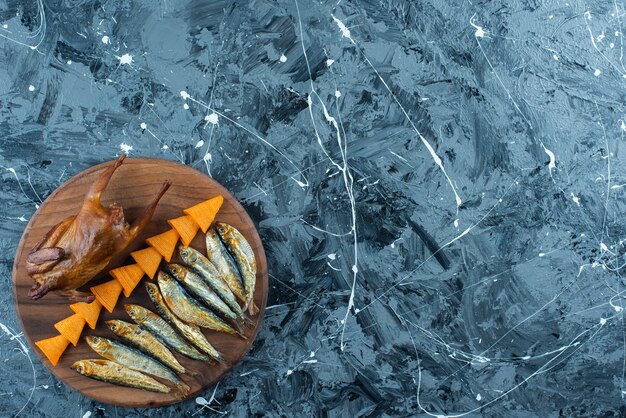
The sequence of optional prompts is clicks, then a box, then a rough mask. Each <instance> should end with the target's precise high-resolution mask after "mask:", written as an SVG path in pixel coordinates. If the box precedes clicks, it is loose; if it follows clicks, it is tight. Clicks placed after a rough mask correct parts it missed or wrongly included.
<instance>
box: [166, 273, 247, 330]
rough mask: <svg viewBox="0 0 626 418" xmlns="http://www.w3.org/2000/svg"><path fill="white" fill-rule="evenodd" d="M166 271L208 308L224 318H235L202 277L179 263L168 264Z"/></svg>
mask: <svg viewBox="0 0 626 418" xmlns="http://www.w3.org/2000/svg"><path fill="white" fill-rule="evenodd" d="M166 269H167V271H168V272H169V273H170V274H171V275H172V276H174V278H175V279H176V280H178V282H179V283H180V284H182V285H183V286H184V287H185V289H187V290H188V291H189V293H191V294H192V295H193V296H195V297H196V298H197V299H198V300H200V301H201V302H203V303H204V304H205V305H207V306H208V307H209V308H211V309H213V310H214V311H216V312H218V313H220V314H222V315H223V316H225V317H226V318H230V319H237V315H236V314H235V313H234V312H233V311H231V310H230V308H229V307H228V305H226V304H225V303H224V301H223V300H222V299H220V297H219V296H217V294H216V293H215V292H214V291H213V289H211V287H210V286H209V285H207V284H206V282H205V281H204V279H202V277H200V276H199V275H198V274H196V273H195V272H193V271H191V270H189V269H188V268H186V267H184V266H181V265H180V264H175V263H172V264H168V265H167V266H166Z"/></svg>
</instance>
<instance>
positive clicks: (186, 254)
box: [178, 245, 198, 265]
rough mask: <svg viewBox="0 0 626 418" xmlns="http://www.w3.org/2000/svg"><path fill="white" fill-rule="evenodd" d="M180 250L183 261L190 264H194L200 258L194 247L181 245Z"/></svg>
mask: <svg viewBox="0 0 626 418" xmlns="http://www.w3.org/2000/svg"><path fill="white" fill-rule="evenodd" d="M178 251H179V252H180V256H181V257H182V259H183V261H184V262H185V263H187V264H189V265H191V264H194V263H195V262H196V261H197V260H198V253H197V252H196V251H195V250H194V249H193V248H189V247H183V246H182V245H181V246H180V247H179V250H178Z"/></svg>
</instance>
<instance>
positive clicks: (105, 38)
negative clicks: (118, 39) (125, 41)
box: [102, 35, 111, 45]
mask: <svg viewBox="0 0 626 418" xmlns="http://www.w3.org/2000/svg"><path fill="white" fill-rule="evenodd" d="M102 43H103V44H105V45H109V44H110V43H111V40H110V39H109V37H108V36H107V35H104V36H103V37H102Z"/></svg>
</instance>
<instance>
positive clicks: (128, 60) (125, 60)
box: [115, 53, 133, 65]
mask: <svg viewBox="0 0 626 418" xmlns="http://www.w3.org/2000/svg"><path fill="white" fill-rule="evenodd" d="M115 58H117V60H118V61H119V62H120V65H131V64H132V63H133V56H132V55H130V54H128V53H126V54H124V55H122V56H121V57H118V56H115Z"/></svg>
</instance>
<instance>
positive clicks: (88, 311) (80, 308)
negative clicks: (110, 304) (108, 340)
mask: <svg viewBox="0 0 626 418" xmlns="http://www.w3.org/2000/svg"><path fill="white" fill-rule="evenodd" d="M70 309H71V310H73V311H74V312H75V313H77V314H78V315H80V316H82V317H83V319H84V320H85V321H87V325H89V328H91V329H96V323H97V322H98V317H99V316H100V311H101V310H102V304H101V303H100V302H98V299H96V300H94V301H93V302H91V303H85V302H77V303H73V304H71V305H70Z"/></svg>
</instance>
